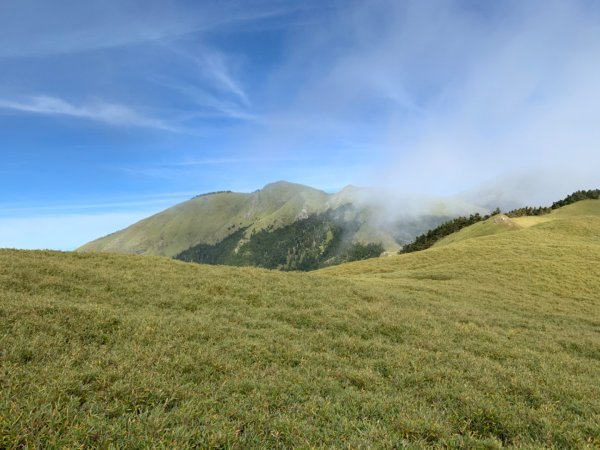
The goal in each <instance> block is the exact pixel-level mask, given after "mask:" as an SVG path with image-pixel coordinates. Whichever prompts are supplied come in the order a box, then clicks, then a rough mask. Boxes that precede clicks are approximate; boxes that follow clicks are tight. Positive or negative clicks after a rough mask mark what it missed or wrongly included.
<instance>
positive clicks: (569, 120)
mask: <svg viewBox="0 0 600 450" xmlns="http://www.w3.org/2000/svg"><path fill="white" fill-rule="evenodd" d="M599 24H600V8H599V6H598V4H597V2H593V1H586V0H572V1H558V0H549V1H541V0H540V1H535V0H532V1H528V2H523V1H516V0H513V1H510V0H507V1H503V2H497V1H492V0H489V1H485V0H483V1H473V0H470V1H467V0H427V1H418V2H417V1H409V0H405V1H401V0H370V1H352V0H344V1H342V0H329V1H328V0H321V1H316V0H315V1H313V0H307V1H291V0H288V1H277V0H259V1H250V0H246V1H241V0H239V1H235V0H231V1H199V0H198V1H191V0H189V1H183V0H170V1H166V0H144V1H141V0H135V1H134V0H88V1H86V2H81V1H75V0H54V1H52V2H47V1H43V0H18V1H17V0H9V1H6V2H2V3H0V247H22V248H57V249H72V248H75V247H77V246H78V245H81V244H83V243H85V242H86V241H87V240H90V239H92V238H95V237H98V236H100V235H103V234H106V233H108V232H111V231H114V230H116V229H118V228H121V227H123V226H125V225H128V224H130V223H132V222H133V221H135V220H138V219H140V218H142V217H144V216H146V215H148V214H150V213H153V212H156V211H159V210H161V209H163V208H165V207H167V206H170V205H172V204H174V203H177V202H178V201H181V200H184V199H187V198H189V197H191V196H193V195H195V194H198V193H201V192H206V191H213V190H223V189H232V190H238V191H252V190H254V189H257V188H260V187H261V186H263V185H264V184H266V183H268V182H271V181H275V180H279V179H286V180H290V181H295V182H299V183H304V184H309V185H313V186H315V187H318V188H321V189H325V190H328V191H334V190H337V189H339V188H341V187H343V186H344V185H346V184H349V183H353V184H359V185H375V184H378V185H385V186H388V187H389V188H391V189H394V190H396V191H399V192H402V193H410V192H415V193H426V194H429V195H453V194H456V193H460V192H463V191H467V190H473V189H477V188H478V187H481V186H488V187H489V186H496V187H497V189H502V190H503V194H504V195H513V196H515V198H521V199H522V200H523V201H524V202H525V201H529V200H539V201H550V200H552V199H554V198H555V197H556V196H560V195H563V194H564V193H566V192H568V191H569V190H574V189H579V188H589V187H598V185H599V184H600V182H598V181H600V180H598V175H597V172H598V171H597V170H596V168H597V167H598V166H599V163H600V149H599V143H600V127H599V126H598V124H597V122H598V117H600V78H599V77H598V73H600V58H598V55H599V54H600V26H599ZM524 174H527V177H526V179H527V181H526V182H523V179H524V178H523V175H524ZM524 183H525V186H524ZM488 191H489V190H488ZM524 192H525V193H527V195H524V194H523V193H524ZM540 192H543V195H540V194H539V193H540ZM534 193H536V194H535V195H534ZM519 196H520V197H519Z"/></svg>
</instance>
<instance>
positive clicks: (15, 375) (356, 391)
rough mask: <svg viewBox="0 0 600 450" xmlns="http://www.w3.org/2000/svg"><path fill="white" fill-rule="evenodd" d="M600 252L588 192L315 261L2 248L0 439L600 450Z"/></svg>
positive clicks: (598, 216) (596, 213) (14, 442)
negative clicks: (373, 252) (384, 248)
mask: <svg viewBox="0 0 600 450" xmlns="http://www.w3.org/2000/svg"><path fill="white" fill-rule="evenodd" d="M509 220H510V222H509ZM599 264H600V200H585V201H581V202H577V203H574V204H571V205H568V206H564V207H560V208H557V209H556V210H553V211H552V212H551V213H549V214H545V215H543V216H533V217H531V216H525V217H517V218H511V217H505V216H497V217H493V218H491V219H488V222H487V223H484V222H481V223H480V224H475V225H472V226H470V227H467V228H464V229H463V230H461V231H460V232H458V233H457V234H455V235H450V236H448V239H446V240H445V241H439V242H438V243H437V244H436V245H434V246H433V247H431V248H429V249H427V250H424V251H418V252H414V253H410V254H402V255H393V256H390V257H387V258H374V259H370V260H367V261H358V262H352V263H348V264H341V265H338V266H335V267H329V268H326V269H321V270H318V271H314V272H309V273H295V272H291V273H282V272H276V271H269V270H262V269H257V268H249V267H244V268H240V267H227V266H208V265H200V264H188V263H183V262H181V261H174V260H171V259H167V258H157V257H152V256H148V257H140V256H136V255H123V254H102V253H93V254H92V253H73V252H71V253H68V252H67V253H62V252H47V251H43V252H42V251H15V250H0V366H1V371H0V374H1V375H0V379H1V384H2V389H0V447H2V448H109V447H118V448H248V449H253V448H293V447H306V448H532V449H533V448H590V449H591V448H600V426H599V423H598V412H599V411H600V384H599V383H598V373H600V334H599V331H600V298H599V296H598V292H600V268H599V267H600V265H599Z"/></svg>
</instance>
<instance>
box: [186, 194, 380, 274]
mask: <svg viewBox="0 0 600 450" xmlns="http://www.w3.org/2000/svg"><path fill="white" fill-rule="evenodd" d="M356 215H357V214H356V211H355V209H354V207H353V206H351V205H349V204H347V205H344V206H341V207H339V208H336V209H330V210H327V211H325V212H322V213H319V214H313V215H311V216H309V217H306V218H302V219H299V220H296V221H294V222H292V223H291V224H289V225H283V226H281V227H279V228H273V227H267V228H265V229H263V230H260V231H255V232H252V233H250V235H249V236H246V235H247V232H246V229H245V228H240V229H239V230H237V231H235V232H234V233H232V234H231V235H229V236H228V237H226V238H225V239H223V240H222V241H221V242H218V243H216V244H198V245H195V246H193V247H191V248H189V249H187V250H185V251H183V252H181V253H180V254H178V255H176V256H175V258H176V259H180V260H182V261H187V262H196V263H203V264H227V265H231V266H253V267H262V268H266V269H278V270H286V271H289V270H303V271H308V270H315V269H318V268H321V267H326V266H330V265H333V264H340V263H343V262H348V261H354V260H361V259H367V258H376V257H378V256H380V255H381V254H382V253H383V251H384V247H383V245H382V244H381V243H369V244H363V243H361V242H353V239H354V238H355V236H356V235H357V232H358V231H359V230H360V229H361V225H362V222H361V221H359V220H358V219H356V218H355V217H356ZM346 216H350V217H354V219H347V218H346ZM244 236H246V237H244Z"/></svg>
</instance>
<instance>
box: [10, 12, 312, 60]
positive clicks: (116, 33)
mask: <svg viewBox="0 0 600 450" xmlns="http://www.w3.org/2000/svg"><path fill="white" fill-rule="evenodd" d="M1 8H2V9H1V11H2V14H0V29H1V30H2V31H3V33H2V40H1V41H0V58H3V57H4V58H5V57H12V58H14V57H44V56H48V55H60V54H68V53H74V52H85V51H89V50H98V49H106V48H116V47H123V46H130V45H137V44H141V43H146V42H158V41H168V40H174V39H177V38H180V37H182V36H185V35H187V34H190V33H194V32H207V31H210V30H215V29H219V28H227V27H231V26H239V25H240V24H249V23H254V24H256V23H260V22H262V21H269V22H270V21H272V20H274V19H276V18H278V17H286V16H287V15H289V14H290V13H293V12H295V11H302V9H304V8H306V7H304V8H303V7H299V6H298V5H294V4H291V3H289V2H280V1H277V0H275V1H258V2H253V4H252V7H251V8H249V7H248V4H247V2H240V1H230V2H226V3H225V2H218V1H214V2H213V1H203V2H200V1H198V2H184V1H164V0H145V1H139V0H119V1H116V0H88V1H86V2H72V1H70V0H55V1H53V2H52V4H50V3H48V2H44V1H40V0H19V1H18V2H10V3H6V2H5V4H2V7H1ZM56 11H61V12H62V11H64V12H65V13H61V14H56ZM24 20H26V22H27V25H28V26H23V21H24Z"/></svg>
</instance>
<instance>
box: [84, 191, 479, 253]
mask: <svg viewBox="0 0 600 450" xmlns="http://www.w3.org/2000/svg"><path fill="white" fill-rule="evenodd" d="M347 205H351V206H352V207H351V208H346V209H345V210H344V216H343V217H342V218H341V219H342V220H341V221H338V222H340V226H341V227H342V228H344V232H345V234H346V235H348V234H349V233H350V231H349V230H352V231H351V235H349V236H346V237H347V239H348V240H349V241H352V242H355V243H377V244H379V243H381V244H382V245H383V247H384V248H385V249H386V250H389V251H395V250H398V249H399V248H400V247H401V245H402V243H404V242H407V241H409V240H411V239H412V238H414V236H416V235H417V234H419V233H421V232H423V231H424V230H426V229H428V228H430V227H432V226H435V225H437V224H439V223H440V222H443V221H444V220H447V219H448V217H449V216H451V215H453V212H452V208H449V207H448V206H447V205H444V204H443V202H440V201H435V202H431V204H429V203H428V204H427V206H421V207H420V210H421V211H420V212H419V213H418V214H414V213H411V214H404V212H403V207H402V206H396V207H394V208H390V198H389V196H386V195H385V194H383V193H380V192H377V191H375V190H372V189H361V188H356V187H353V186H348V187H347V188H345V189H343V190H342V191H340V192H339V193H336V194H327V193H325V192H322V191H319V190H317V189H313V188H311V187H308V186H302V185H299V184H293V183H288V182H283V181H280V182H277V183H272V184H268V185H266V186H265V187H264V188H263V189H260V190H258V191H256V192H253V193H250V194H243V193H234V192H220V193H214V194H206V195H201V196H198V197H196V198H193V199H191V200H189V201H187V202H183V203H181V204H179V205H176V206H174V207H172V208H169V209H167V210H165V211H163V212H161V213H158V214H156V215H154V216H152V217H149V218H147V219H144V220H142V221H140V222H138V223H136V224H133V225H132V226H130V227H128V228H126V229H124V230H121V231H117V232H116V233H113V234H110V235H108V236H105V237H103V238H100V239H97V240H95V241H92V242H90V243H88V244H86V245H84V246H82V247H80V248H79V249H78V251H83V252H98V251H99V252H118V253H136V254H145V255H161V256H170V257H174V256H177V255H179V254H180V253H182V252H184V251H186V250H188V249H192V248H194V247H196V246H199V245H200V246H202V245H215V244H219V243H221V242H223V240H224V239H225V238H226V237H228V236H230V235H232V234H233V233H238V232H239V230H240V229H243V230H244V232H243V233H242V234H241V235H240V245H241V244H243V242H244V241H245V240H247V239H249V238H250V236H251V235H252V233H254V232H258V231H261V230H275V229H278V228H281V227H285V226H289V225H291V224H293V223H295V222H297V221H298V220H301V219H306V218H308V217H310V216H314V215H318V214H324V213H326V212H327V211H333V210H338V209H340V208H342V207H345V206H347ZM465 209H466V210H478V208H476V207H474V206H471V205H466V204H461V205H459V210H460V211H464V210H465ZM323 217H324V216H323ZM346 228H347V229H346ZM238 234H239V233H238Z"/></svg>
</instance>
